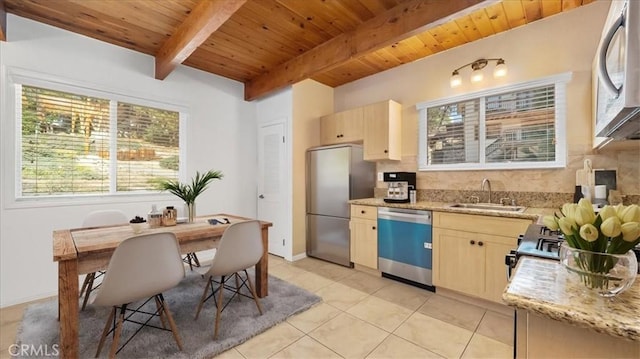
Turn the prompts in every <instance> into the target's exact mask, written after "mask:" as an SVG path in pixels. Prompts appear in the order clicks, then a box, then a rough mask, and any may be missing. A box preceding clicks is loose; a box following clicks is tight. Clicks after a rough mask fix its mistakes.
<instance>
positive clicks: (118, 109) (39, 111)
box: [16, 85, 180, 197]
mask: <svg viewBox="0 0 640 359" xmlns="http://www.w3.org/2000/svg"><path fill="white" fill-rule="evenodd" d="M16 87H17V92H18V93H20V101H19V104H18V106H17V108H18V111H17V113H18V121H19V123H20V126H21V138H20V143H19V148H20V151H21V155H22V156H21V171H20V186H19V187H20V191H19V193H18V196H21V197H35V196H69V195H86V194H113V193H117V192H133V191H137V192H139V191H143V192H144V191H157V185H156V181H157V180H158V179H160V178H169V179H177V178H178V168H179V140H178V139H179V118H180V114H179V112H176V111H169V110H163V109H158V108H153V107H148V106H141V105H136V104H131V103H124V102H118V101H116V100H114V99H106V98H99V97H91V96H84V95H79V94H74V93H70V92H63V91H57V90H51V89H45V88H39V87H33V86H27V85H16ZM114 174H115V175H114Z"/></svg>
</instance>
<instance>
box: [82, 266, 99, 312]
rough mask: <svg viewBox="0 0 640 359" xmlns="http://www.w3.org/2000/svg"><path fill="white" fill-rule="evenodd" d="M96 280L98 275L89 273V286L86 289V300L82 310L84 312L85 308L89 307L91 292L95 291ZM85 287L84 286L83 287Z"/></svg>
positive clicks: (83, 301) (83, 302)
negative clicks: (94, 283)
mask: <svg viewBox="0 0 640 359" xmlns="http://www.w3.org/2000/svg"><path fill="white" fill-rule="evenodd" d="M87 278H89V280H88V281H87ZM95 279H96V274H95V273H89V274H87V277H86V278H85V281H87V283H86V284H87V286H86V288H85V289H84V299H83V300H82V308H81V309H80V310H84V308H86V307H87V303H88V302H89V296H90V295H91V291H92V290H93V281H94V280H95ZM82 286H83V287H84V284H83V285H82Z"/></svg>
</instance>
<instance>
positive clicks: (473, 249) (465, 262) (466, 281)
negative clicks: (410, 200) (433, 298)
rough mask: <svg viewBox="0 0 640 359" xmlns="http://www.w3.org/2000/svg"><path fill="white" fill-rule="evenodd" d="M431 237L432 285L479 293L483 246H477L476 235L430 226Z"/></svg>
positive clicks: (481, 281) (482, 283) (481, 279)
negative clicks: (433, 280) (431, 229)
mask: <svg viewBox="0 0 640 359" xmlns="http://www.w3.org/2000/svg"><path fill="white" fill-rule="evenodd" d="M433 241H434V244H433V253H434V257H437V259H436V260H435V261H434V268H433V271H434V278H435V279H436V283H435V285H436V286H441V287H444V288H447V289H451V290H455V291H458V292H462V293H466V294H470V295H476V296H477V295H480V293H482V292H483V289H484V248H483V247H481V246H478V244H477V239H476V235H474V234H473V233H467V232H459V231H453V230H447V229H440V228H434V229H433ZM472 243H473V244H472Z"/></svg>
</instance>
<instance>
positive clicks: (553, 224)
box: [542, 216, 559, 231]
mask: <svg viewBox="0 0 640 359" xmlns="http://www.w3.org/2000/svg"><path fill="white" fill-rule="evenodd" d="M542 223H543V224H544V225H545V226H547V228H549V229H550V230H552V231H557V230H558V228H559V227H558V221H556V217H554V216H544V217H543V218H542Z"/></svg>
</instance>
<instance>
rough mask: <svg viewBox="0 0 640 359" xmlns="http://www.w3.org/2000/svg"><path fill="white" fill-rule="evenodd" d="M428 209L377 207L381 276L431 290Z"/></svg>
mask: <svg viewBox="0 0 640 359" xmlns="http://www.w3.org/2000/svg"><path fill="white" fill-rule="evenodd" d="M431 243H432V240H431V211H421V210H412V209H403V208H388V207H379V208H378V269H379V270H380V271H381V272H382V276H383V277H390V278H393V279H400V280H404V281H410V282H413V283H412V284H418V285H419V286H421V287H426V288H427V289H430V290H434V288H433V281H432V272H431V269H432V247H431Z"/></svg>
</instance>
